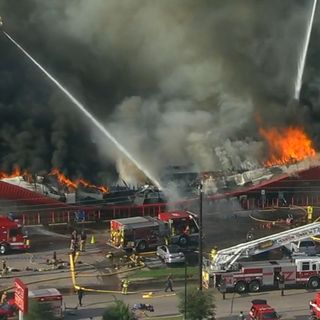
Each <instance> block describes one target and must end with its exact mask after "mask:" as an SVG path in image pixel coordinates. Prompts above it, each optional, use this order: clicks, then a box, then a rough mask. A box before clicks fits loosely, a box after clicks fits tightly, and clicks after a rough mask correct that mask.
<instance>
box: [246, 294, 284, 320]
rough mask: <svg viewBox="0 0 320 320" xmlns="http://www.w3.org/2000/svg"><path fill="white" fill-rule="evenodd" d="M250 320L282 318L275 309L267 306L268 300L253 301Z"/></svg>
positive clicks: (276, 319)
mask: <svg viewBox="0 0 320 320" xmlns="http://www.w3.org/2000/svg"><path fill="white" fill-rule="evenodd" d="M251 303H252V307H251V309H250V312H249V320H279V319H280V316H279V315H278V314H277V312H276V311H275V309H274V308H272V307H270V306H269V305H268V304H267V300H262V299H255V300H252V301H251Z"/></svg>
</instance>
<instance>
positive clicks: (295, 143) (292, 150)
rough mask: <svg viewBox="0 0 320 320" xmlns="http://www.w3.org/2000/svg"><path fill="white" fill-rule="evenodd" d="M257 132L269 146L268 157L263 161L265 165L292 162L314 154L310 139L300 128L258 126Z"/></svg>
mask: <svg viewBox="0 0 320 320" xmlns="http://www.w3.org/2000/svg"><path fill="white" fill-rule="evenodd" d="M259 132H260V134H261V136H262V137H263V138H265V139H266V141H267V143H268V147H269V159H268V160H267V161H265V163H264V164H265V165H267V166H273V165H281V164H288V163H293V162H296V161H301V160H304V159H306V158H308V157H314V156H315V155H316V151H315V149H314V148H313V145H312V141H311V139H310V138H309V137H308V136H307V134H306V133H305V132H304V131H303V129H301V128H297V127H288V128H285V129H277V128H270V129H264V128H260V130H259Z"/></svg>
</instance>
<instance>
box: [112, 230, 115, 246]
mask: <svg viewBox="0 0 320 320" xmlns="http://www.w3.org/2000/svg"><path fill="white" fill-rule="evenodd" d="M111 242H112V243H113V244H114V243H115V242H116V231H115V230H112V231H111Z"/></svg>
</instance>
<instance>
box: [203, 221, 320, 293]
mask: <svg viewBox="0 0 320 320" xmlns="http://www.w3.org/2000/svg"><path fill="white" fill-rule="evenodd" d="M319 234H320V222H314V223H310V224H307V225H304V226H301V227H297V228H294V229H291V230H287V231H283V232H280V233H277V234H273V235H270V236H267V237H263V238H260V239H256V240H253V241H249V242H246V243H241V244H238V245H235V246H233V247H230V248H226V249H222V250H219V251H217V252H216V253H215V254H212V256H211V259H206V258H204V265H203V271H204V277H203V279H204V282H205V283H204V285H205V287H209V286H212V285H213V286H217V287H219V285H220V283H222V282H223V283H224V284H225V285H226V287H227V289H228V288H229V289H234V290H235V291H237V292H245V291H247V290H249V291H251V292H257V291H259V290H260V289H261V288H262V287H265V286H276V285H277V284H278V283H277V278H278V276H279V274H280V272H282V273H283V274H284V276H285V283H286V284H306V285H307V286H308V287H309V288H313V289H314V288H318V287H319V286H320V257H319V256H312V257H311V256H304V257H302V256H300V257H299V256H297V257H295V258H293V259H291V260H278V261H251V262H238V260H240V259H242V258H249V257H251V256H254V255H257V254H260V253H263V252H266V251H270V250H273V249H276V248H279V247H282V246H286V245H289V244H290V243H292V242H296V241H300V240H303V239H306V238H309V237H313V236H316V235H319ZM222 280H223V281H222Z"/></svg>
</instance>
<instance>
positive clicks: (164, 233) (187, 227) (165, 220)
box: [110, 211, 199, 252]
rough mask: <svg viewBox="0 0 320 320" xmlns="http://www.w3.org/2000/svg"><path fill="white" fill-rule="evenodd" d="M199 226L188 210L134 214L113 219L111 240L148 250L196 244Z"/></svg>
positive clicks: (136, 248) (193, 215)
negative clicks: (134, 215) (174, 245)
mask: <svg viewBox="0 0 320 320" xmlns="http://www.w3.org/2000/svg"><path fill="white" fill-rule="evenodd" d="M198 238H199V226H198V224H197V221H196V215H195V214H193V213H191V212H188V211H172V212H162V213H159V214H158V216H157V218H154V217H149V216H146V217H140V216H139V217H131V218H124V219H114V220H111V221H110V242H111V244H112V245H113V246H115V247H117V248H119V249H125V250H126V249H135V250H137V251H139V252H140V251H145V250H148V249H153V248H156V247H157V246H159V245H162V244H177V245H179V246H181V247H185V248H190V249H191V248H193V247H195V246H197V244H198Z"/></svg>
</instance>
